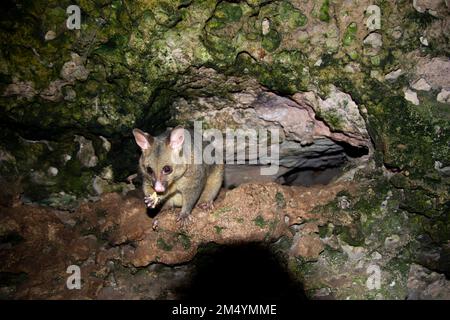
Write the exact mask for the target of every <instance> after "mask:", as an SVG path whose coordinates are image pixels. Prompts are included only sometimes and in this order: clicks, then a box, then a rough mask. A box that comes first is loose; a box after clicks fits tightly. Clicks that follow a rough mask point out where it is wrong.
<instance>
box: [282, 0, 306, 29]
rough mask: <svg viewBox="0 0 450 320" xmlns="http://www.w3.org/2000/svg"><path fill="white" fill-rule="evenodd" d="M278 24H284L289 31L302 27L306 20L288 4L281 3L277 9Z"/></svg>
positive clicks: (285, 2)
mask: <svg viewBox="0 0 450 320" xmlns="http://www.w3.org/2000/svg"><path fill="white" fill-rule="evenodd" d="M278 12H279V19H280V22H281V23H283V22H286V23H287V26H288V27H289V28H290V29H295V28H298V27H303V26H305V25H306V23H307V22H308V18H307V17H306V16H305V15H304V14H303V13H302V12H301V11H300V10H298V9H297V8H295V7H294V6H293V5H292V4H291V3H290V2H287V1H283V2H282V3H281V4H280V6H279V9H278Z"/></svg>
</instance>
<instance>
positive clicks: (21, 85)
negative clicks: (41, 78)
mask: <svg viewBox="0 0 450 320" xmlns="http://www.w3.org/2000/svg"><path fill="white" fill-rule="evenodd" d="M36 94H37V92H36V90H35V89H34V84H33V82H31V81H17V82H13V83H11V84H9V85H8V86H7V87H6V88H5V91H3V96H4V97H9V96H18V97H23V98H27V99H31V98H33V97H34V96H35V95H36Z"/></svg>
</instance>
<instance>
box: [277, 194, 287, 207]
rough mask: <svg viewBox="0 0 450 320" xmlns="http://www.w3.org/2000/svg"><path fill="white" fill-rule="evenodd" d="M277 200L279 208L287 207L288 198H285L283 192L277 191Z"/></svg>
mask: <svg viewBox="0 0 450 320" xmlns="http://www.w3.org/2000/svg"><path fill="white" fill-rule="evenodd" d="M275 202H276V203H277V207H278V208H285V207H286V199H285V198H284V195H283V193H282V192H279V191H278V192H277V193H276V194H275Z"/></svg>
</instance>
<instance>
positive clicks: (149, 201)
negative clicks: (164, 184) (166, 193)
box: [144, 192, 159, 209]
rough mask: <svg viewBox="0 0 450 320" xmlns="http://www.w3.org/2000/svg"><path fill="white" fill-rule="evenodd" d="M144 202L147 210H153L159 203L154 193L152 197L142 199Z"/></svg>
mask: <svg viewBox="0 0 450 320" xmlns="http://www.w3.org/2000/svg"><path fill="white" fill-rule="evenodd" d="M144 202H145V205H146V206H147V208H151V209H153V208H155V207H156V205H157V204H158V202H159V198H158V195H157V193H156V192H154V193H153V194H152V195H150V196H148V197H144Z"/></svg>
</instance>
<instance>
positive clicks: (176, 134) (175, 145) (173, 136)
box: [169, 127, 184, 150]
mask: <svg viewBox="0 0 450 320" xmlns="http://www.w3.org/2000/svg"><path fill="white" fill-rule="evenodd" d="M183 142H184V128H182V127H176V128H175V129H173V130H172V132H171V133H170V138H169V145H170V147H171V148H172V149H173V150H180V149H181V147H182V145H183Z"/></svg>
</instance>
